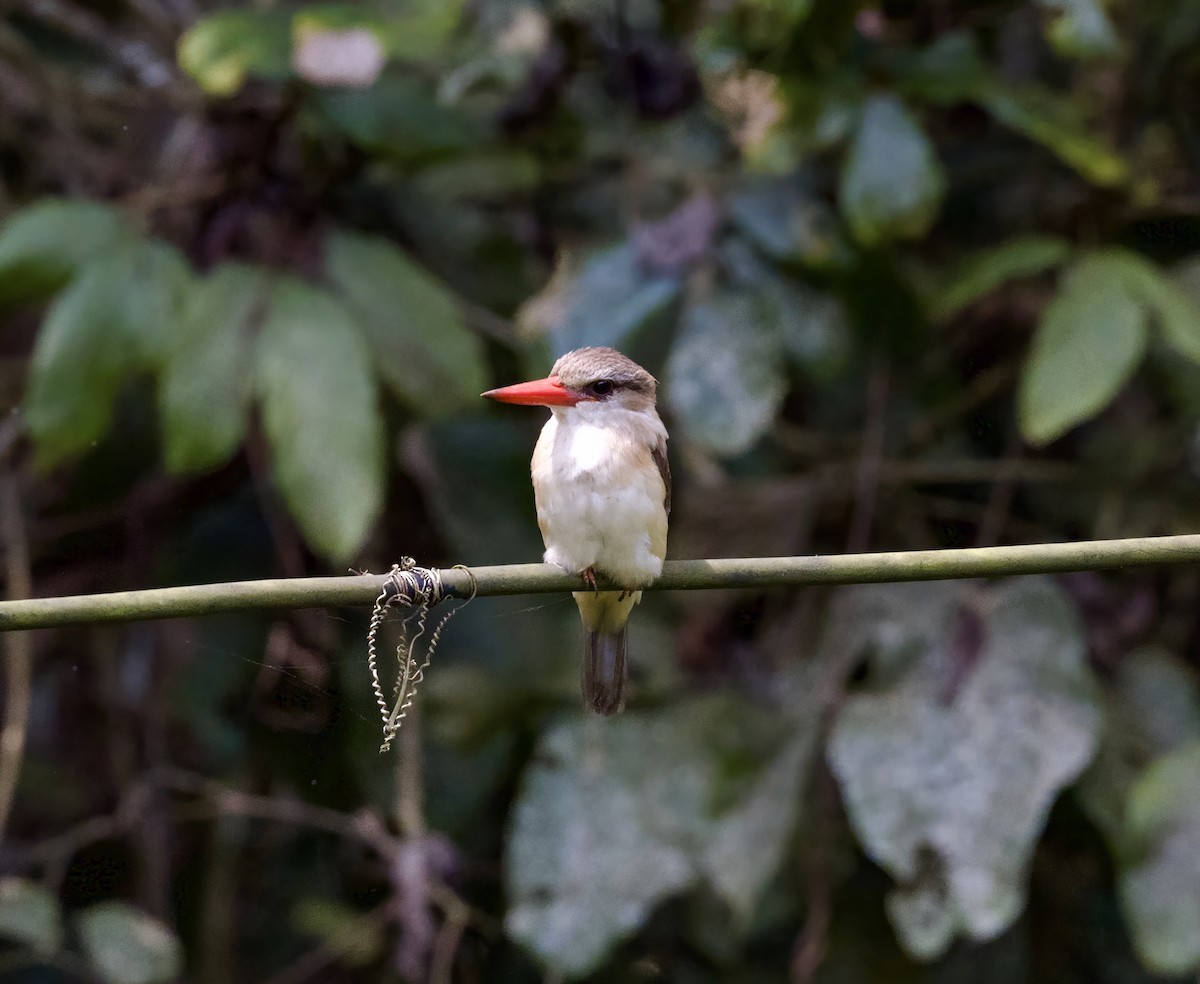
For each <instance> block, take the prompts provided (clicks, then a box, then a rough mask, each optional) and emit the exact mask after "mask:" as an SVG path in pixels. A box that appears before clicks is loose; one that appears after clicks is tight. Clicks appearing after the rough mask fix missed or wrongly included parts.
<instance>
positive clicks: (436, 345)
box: [326, 232, 487, 414]
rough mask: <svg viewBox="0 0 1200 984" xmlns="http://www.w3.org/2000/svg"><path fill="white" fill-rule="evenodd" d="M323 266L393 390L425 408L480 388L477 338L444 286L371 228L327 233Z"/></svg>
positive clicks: (447, 406) (483, 382) (482, 372)
mask: <svg viewBox="0 0 1200 984" xmlns="http://www.w3.org/2000/svg"><path fill="white" fill-rule="evenodd" d="M326 266H327V271H328V274H329V278H330V280H331V281H332V282H333V284H334V285H335V286H336V287H337V288H338V290H339V291H340V292H341V293H342V294H343V295H344V296H345V298H346V301H347V303H348V304H349V305H350V307H351V308H352V309H353V310H354V313H355V314H356V315H357V316H358V320H359V322H360V323H361V324H362V326H363V328H364V329H365V331H366V334H367V339H368V341H369V343H370V345H371V348H372V350H373V354H374V362H375V364H376V366H377V367H378V370H379V373H380V375H381V376H382V377H383V379H384V380H385V381H386V382H387V384H388V385H389V386H390V387H391V388H392V390H393V391H394V392H395V393H396V395H397V396H399V397H401V398H402V399H404V400H406V401H408V402H409V403H410V404H411V405H412V406H413V407H414V408H417V409H419V410H422V411H424V412H425V413H427V414H437V413H445V412H447V411H453V410H457V409H460V408H461V407H463V406H467V405H474V404H475V401H476V400H477V399H478V398H479V394H480V392H482V391H483V390H485V389H487V370H486V366H485V365H484V354H483V346H482V344H481V343H480V341H479V339H478V338H477V337H476V336H475V335H474V334H472V333H471V331H470V330H469V329H468V328H467V326H466V322H465V321H464V319H463V314H462V309H461V308H460V306H459V303H458V300H457V299H456V298H455V297H454V295H453V294H451V293H450V291H448V290H447V289H446V288H445V287H444V286H443V285H442V284H441V283H440V282H439V281H438V280H436V279H435V278H434V277H433V276H431V275H430V274H429V273H427V272H426V271H425V270H424V269H422V268H421V267H419V266H418V265H417V264H416V263H414V262H413V261H412V260H410V259H409V258H408V257H407V256H406V255H405V254H404V253H403V252H402V251H401V250H399V249H398V248H396V247H395V246H393V245H392V244H391V243H389V242H388V241H387V240H385V239H379V238H377V237H374V236H362V235H358V234H355V233H350V232H337V233H334V234H333V235H332V236H330V238H329V241H328V245H327V252H326Z"/></svg>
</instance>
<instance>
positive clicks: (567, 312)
mask: <svg viewBox="0 0 1200 984" xmlns="http://www.w3.org/2000/svg"><path fill="white" fill-rule="evenodd" d="M678 296H679V279H678V278H677V277H675V276H673V275H668V274H658V273H654V272H652V271H650V270H647V269H646V268H645V266H644V265H643V264H642V262H641V261H640V259H639V258H638V253H637V250H636V249H635V248H634V246H633V245H632V244H630V243H624V244H622V245H620V246H613V247H611V248H609V249H604V250H600V251H599V252H596V253H593V254H591V255H590V256H589V257H588V258H587V259H585V260H583V261H582V262H578V261H576V260H575V259H573V258H572V257H570V256H565V257H564V258H563V260H562V261H561V262H560V264H559V266H558V269H557V270H555V272H554V277H553V278H552V279H551V281H550V283H549V284H548V285H547V286H546V288H545V289H544V290H543V291H542V292H541V293H540V294H539V295H538V296H537V297H535V298H534V299H533V300H531V301H529V302H528V303H526V305H525V306H524V307H523V308H522V310H521V312H520V314H519V316H518V317H519V320H520V323H521V328H522V330H523V331H525V332H528V333H531V334H543V333H544V334H549V336H550V339H551V341H552V342H553V346H554V349H555V351H556V352H558V353H560V354H561V353H563V352H570V351H571V350H572V349H577V348H582V347H584V346H587V345H610V346H613V347H614V348H619V347H621V346H622V345H623V344H625V343H626V342H628V341H629V340H630V339H631V338H632V337H633V336H634V335H635V334H637V333H638V332H639V331H640V330H642V329H644V328H645V327H646V326H647V325H649V324H651V323H653V322H655V321H656V320H657V318H658V317H659V316H660V315H661V314H662V313H663V312H664V311H665V310H666V309H667V308H668V307H669V306H670V305H671V304H672V303H673V302H674V301H675V299H676V298H677V297H678Z"/></svg>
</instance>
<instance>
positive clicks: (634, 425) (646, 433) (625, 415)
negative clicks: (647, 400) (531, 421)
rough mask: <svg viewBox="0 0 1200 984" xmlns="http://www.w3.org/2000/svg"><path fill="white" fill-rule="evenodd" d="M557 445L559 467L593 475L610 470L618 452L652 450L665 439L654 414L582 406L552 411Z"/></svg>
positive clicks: (613, 407) (597, 406)
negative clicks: (644, 448)
mask: <svg viewBox="0 0 1200 984" xmlns="http://www.w3.org/2000/svg"><path fill="white" fill-rule="evenodd" d="M554 423H555V426H556V428H557V431H558V434H557V438H558V440H557V441H556V442H555V443H556V444H558V446H559V448H560V449H561V451H565V452H566V454H565V456H564V457H565V459H566V461H563V462H562V464H567V463H568V462H569V465H568V467H570V468H571V470H573V471H576V472H594V471H597V470H600V469H603V468H605V467H611V466H612V464H613V459H614V457H617V458H619V457H622V456H621V455H620V451H621V450H623V449H625V448H629V447H630V446H634V447H654V446H655V445H656V444H657V443H658V441H659V439H660V433H661V435H662V436H663V437H665V436H666V433H665V428H664V427H663V425H662V421H660V420H659V419H658V414H656V413H655V412H654V411H653V410H649V411H644V410H642V411H638V410H626V409H624V408H622V407H616V406H611V405H608V406H606V405H602V404H600V405H597V404H593V405H582V406H577V407H570V408H567V407H564V408H559V407H555V408H554Z"/></svg>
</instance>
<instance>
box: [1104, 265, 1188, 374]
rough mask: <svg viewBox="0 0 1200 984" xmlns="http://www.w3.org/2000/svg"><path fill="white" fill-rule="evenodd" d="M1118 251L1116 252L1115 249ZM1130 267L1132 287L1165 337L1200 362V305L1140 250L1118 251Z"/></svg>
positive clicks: (1127, 275) (1128, 271) (1127, 276)
mask: <svg viewBox="0 0 1200 984" xmlns="http://www.w3.org/2000/svg"><path fill="white" fill-rule="evenodd" d="M1114 253H1116V251H1114ZM1116 255H1119V256H1121V257H1122V259H1123V260H1124V262H1125V264H1126V267H1127V274H1126V278H1127V280H1128V283H1129V289H1130V290H1131V291H1133V292H1134V293H1135V294H1137V295H1138V296H1139V297H1140V298H1141V300H1142V302H1143V303H1144V304H1145V305H1146V306H1147V307H1148V308H1149V309H1150V312H1151V314H1152V315H1153V317H1154V322H1155V324H1156V325H1157V326H1158V328H1159V330H1160V331H1161V332H1162V334H1163V340H1164V341H1165V342H1166V343H1167V344H1168V345H1170V346H1171V348H1173V349H1175V351H1176V352H1178V353H1179V354H1180V355H1182V356H1184V357H1185V358H1187V359H1191V360H1192V361H1193V362H1197V363H1200V306H1198V305H1197V302H1196V301H1195V300H1194V299H1193V298H1192V297H1191V296H1190V295H1189V293H1188V292H1187V291H1186V290H1185V289H1184V288H1183V287H1182V286H1181V285H1180V284H1179V283H1177V282H1176V281H1175V280H1174V279H1173V278H1171V277H1170V276H1168V275H1167V274H1166V273H1165V272H1164V271H1163V270H1161V269H1159V268H1158V267H1157V266H1155V265H1154V264H1153V263H1151V262H1150V261H1149V260H1147V259H1146V258H1145V257H1142V256H1139V255H1138V254H1136V253H1128V252H1119V253H1116Z"/></svg>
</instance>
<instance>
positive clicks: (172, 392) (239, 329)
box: [158, 264, 267, 474]
mask: <svg viewBox="0 0 1200 984" xmlns="http://www.w3.org/2000/svg"><path fill="white" fill-rule="evenodd" d="M266 286H267V285H266V282H265V276H264V274H263V272H262V271H261V270H258V269H255V268H254V267H249V266H242V265H240V264H227V265H225V266H220V267H217V268H216V269H215V270H213V271H212V272H211V273H210V274H209V275H208V276H207V277H205V278H204V279H203V280H201V281H198V282H197V283H196V284H195V285H194V286H193V287H192V289H191V291H190V292H189V295H188V297H187V300H186V303H185V305H184V309H183V318H182V325H181V328H180V331H179V332H178V334H177V335H176V336H175V338H174V340H173V341H172V344H171V346H170V348H169V351H168V353H167V357H166V359H165V362H164V365H163V369H162V372H161V374H160V376H159V389H158V398H159V408H160V410H161V412H162V418H163V423H162V429H163V454H164V458H165V459H166V464H167V468H168V469H169V470H170V471H171V472H173V473H175V474H187V473H190V472H200V471H206V470H207V469H210V468H215V467H217V466H218V465H220V464H221V463H222V462H224V461H225V460H227V459H228V458H229V456H230V455H232V454H233V452H234V451H235V450H237V447H238V445H239V444H240V443H241V441H242V438H243V436H244V435H245V431H246V413H247V409H248V403H249V399H250V392H251V389H252V385H253V380H252V378H251V375H252V374H251V371H250V368H249V355H250V351H251V344H250V343H251V336H250V327H251V321H252V320H253V319H255V318H256V317H259V316H261V315H262V313H263V310H264V308H265V301H266V298H265V289H266Z"/></svg>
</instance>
